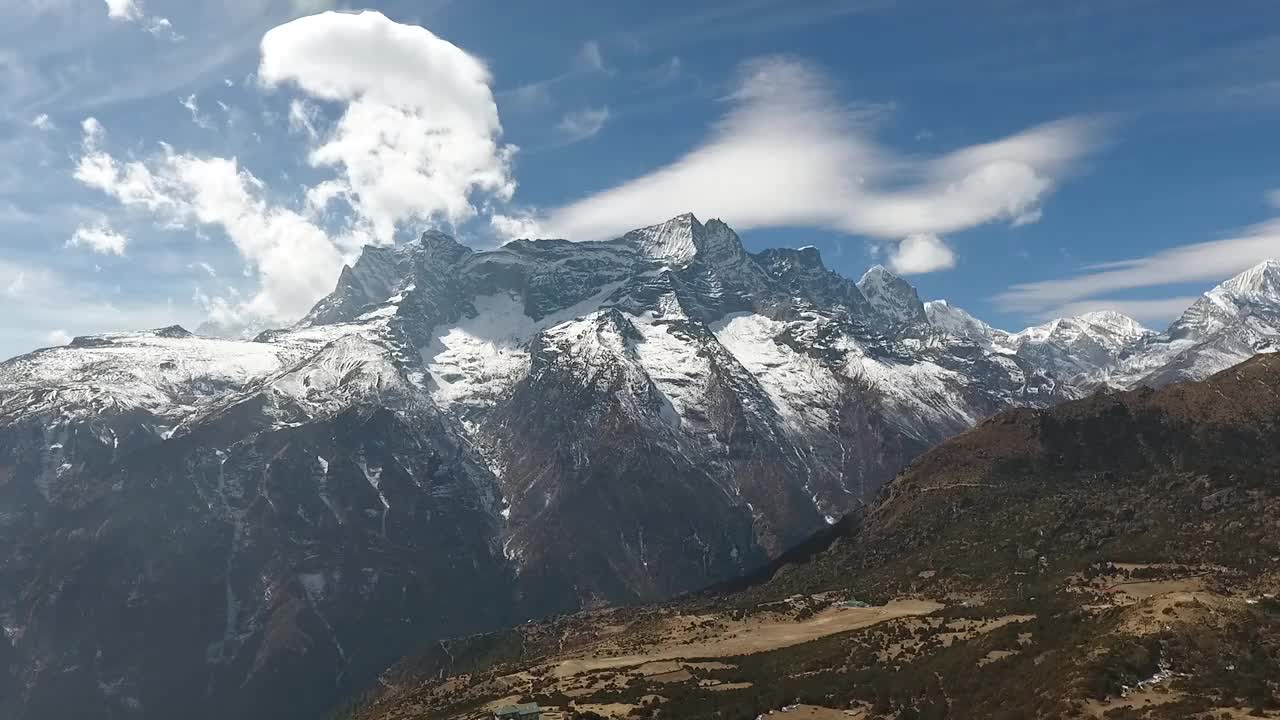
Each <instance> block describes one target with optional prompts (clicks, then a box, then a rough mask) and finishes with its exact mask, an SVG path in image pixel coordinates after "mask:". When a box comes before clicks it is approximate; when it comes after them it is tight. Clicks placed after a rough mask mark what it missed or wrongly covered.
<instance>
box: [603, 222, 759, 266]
mask: <svg viewBox="0 0 1280 720" xmlns="http://www.w3.org/2000/svg"><path fill="white" fill-rule="evenodd" d="M619 240H621V241H622V242H623V243H625V244H629V245H631V246H633V247H635V248H636V249H637V250H638V251H639V253H640V254H641V255H643V256H646V257H650V258H653V259H655V260H662V261H665V262H667V263H668V264H670V265H671V266H672V267H685V266H687V265H689V264H691V263H693V262H694V260H696V259H701V260H703V261H704V262H707V263H713V264H715V263H722V262H726V261H727V262H729V263H733V262H734V261H738V260H742V259H744V258H745V257H746V255H747V253H746V250H745V249H744V248H743V246H742V241H741V240H740V239H739V238H738V235H737V233H735V232H734V231H733V230H732V229H731V228H730V227H729V226H728V225H726V224H725V223H723V222H721V221H719V220H715V219H713V220H708V221H707V222H706V223H705V224H704V223H701V222H698V218H696V217H694V215H693V213H685V214H683V215H677V216H676V217H674V218H671V219H670V220H668V221H666V222H664V223H659V224H657V225H651V226H649V227H646V228H640V229H638V230H632V231H631V232H629V233H627V234H626V235H623V236H622V237H621V238H619Z"/></svg>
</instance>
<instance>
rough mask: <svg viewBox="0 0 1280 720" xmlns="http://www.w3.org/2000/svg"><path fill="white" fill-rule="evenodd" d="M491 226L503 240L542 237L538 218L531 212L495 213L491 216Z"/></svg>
mask: <svg viewBox="0 0 1280 720" xmlns="http://www.w3.org/2000/svg"><path fill="white" fill-rule="evenodd" d="M489 227H490V228H491V229H492V230H493V232H494V234H495V235H497V236H498V237H499V238H502V239H503V240H516V239H519V238H537V237H542V230H541V228H540V227H539V225H538V220H537V218H536V217H534V216H533V214H531V213H514V214H511V215H504V214H502V213H494V214H493V215H491V216H490V217H489Z"/></svg>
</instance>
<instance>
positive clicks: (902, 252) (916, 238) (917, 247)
mask: <svg viewBox="0 0 1280 720" xmlns="http://www.w3.org/2000/svg"><path fill="white" fill-rule="evenodd" d="M955 266H956V254H955V253H954V252H953V251H952V250H951V248H950V247H948V246H947V244H946V243H945V242H943V241H942V238H940V237H938V236H937V235H931V234H929V233H917V234H915V235H909V236H908V237H907V238H906V239H905V240H903V241H902V242H900V243H898V246H897V247H896V248H894V250H893V252H892V253H891V254H890V255H889V267H890V268H892V269H893V271H894V272H896V273H898V274H899V275H920V274H924V273H931V272H937V271H939V270H950V269H951V268H953V267H955Z"/></svg>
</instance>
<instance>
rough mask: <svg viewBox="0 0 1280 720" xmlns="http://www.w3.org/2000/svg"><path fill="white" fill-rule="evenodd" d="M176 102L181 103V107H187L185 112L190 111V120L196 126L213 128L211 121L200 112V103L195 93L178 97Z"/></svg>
mask: <svg viewBox="0 0 1280 720" xmlns="http://www.w3.org/2000/svg"><path fill="white" fill-rule="evenodd" d="M178 102H179V103H181V104H182V107H184V108H186V109H187V112H189V113H191V122H193V123H195V124H196V126H198V127H201V128H204V129H205V130H212V129H213V121H212V120H210V119H209V118H208V117H206V116H204V115H201V114H200V103H199V101H198V98H196V94H195V93H191V94H190V95H188V96H187V97H184V98H178Z"/></svg>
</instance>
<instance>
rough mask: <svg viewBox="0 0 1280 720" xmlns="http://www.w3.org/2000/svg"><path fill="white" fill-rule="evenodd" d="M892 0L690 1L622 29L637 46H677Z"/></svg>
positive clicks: (818, 19) (810, 21)
mask: <svg viewBox="0 0 1280 720" xmlns="http://www.w3.org/2000/svg"><path fill="white" fill-rule="evenodd" d="M895 4H896V2H895V0H810V1H809V2H803V3H798V2H792V1H790V0H740V1H738V2H721V3H714V4H698V5H694V7H697V8H698V10H697V11H695V12H692V13H688V14H686V15H682V16H678V17H674V18H670V19H663V20H660V21H657V22H654V23H652V24H649V25H645V26H641V27H638V28H635V29H632V30H630V31H627V32H625V33H623V36H624V37H625V38H627V40H628V41H629V42H631V43H632V44H634V45H637V46H640V47H648V48H654V47H679V46H685V45H691V44H697V43H706V42H708V41H711V40H717V39H726V38H733V37H742V36H747V35H758V34H762V33H776V32H779V31H782V30H790V29H798V28H803V27H809V26H812V25H817V24H820V23H824V22H830V21H832V20H837V19H839V18H843V17H849V16H851V15H859V14H862V13H868V12H876V11H879V10H884V9H886V8H890V7H892V6H894V5H895Z"/></svg>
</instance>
